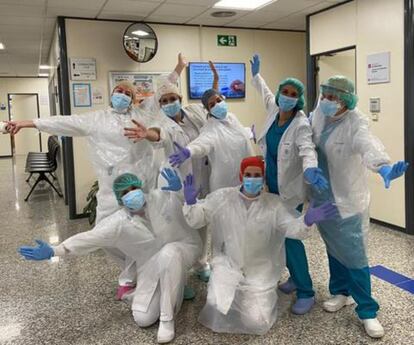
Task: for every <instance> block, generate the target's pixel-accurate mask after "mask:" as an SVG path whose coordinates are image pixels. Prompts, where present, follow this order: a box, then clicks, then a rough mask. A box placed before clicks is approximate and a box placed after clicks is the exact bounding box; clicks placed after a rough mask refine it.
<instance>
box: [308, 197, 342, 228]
mask: <svg viewBox="0 0 414 345" xmlns="http://www.w3.org/2000/svg"><path fill="white" fill-rule="evenodd" d="M338 216H339V212H338V209H337V208H336V206H335V205H334V204H332V203H331V202H329V201H327V202H325V203H323V204H322V205H321V206H318V207H313V203H312V202H311V204H310V206H309V208H308V210H307V211H306V214H305V224H306V225H307V226H311V225H312V224H315V223H319V222H322V221H324V220H330V219H334V218H336V217H338Z"/></svg>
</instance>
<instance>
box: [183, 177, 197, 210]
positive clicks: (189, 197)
mask: <svg viewBox="0 0 414 345" xmlns="http://www.w3.org/2000/svg"><path fill="white" fill-rule="evenodd" d="M198 194H200V189H199V190H196V187H195V181H194V177H193V175H192V174H188V175H187V176H186V178H185V181H184V199H185V202H186V203H187V205H194V204H195V203H196V202H197V195H198Z"/></svg>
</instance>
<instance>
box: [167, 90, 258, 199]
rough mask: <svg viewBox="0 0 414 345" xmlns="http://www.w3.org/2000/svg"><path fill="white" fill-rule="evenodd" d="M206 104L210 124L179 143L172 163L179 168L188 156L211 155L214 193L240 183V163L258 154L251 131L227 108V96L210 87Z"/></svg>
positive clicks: (204, 102)
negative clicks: (191, 137)
mask: <svg viewBox="0 0 414 345" xmlns="http://www.w3.org/2000/svg"><path fill="white" fill-rule="evenodd" d="M202 104H203V105H204V107H205V109H206V110H207V111H208V120H207V123H206V124H205V125H204V126H203V127H202V128H201V130H200V134H199V136H198V137H197V138H196V139H195V140H193V141H191V143H189V144H188V145H186V146H185V147H181V146H180V145H179V144H176V147H177V151H176V152H175V153H174V154H172V155H171V156H170V163H171V164H172V166H174V167H176V166H177V167H179V166H180V165H181V164H183V163H184V162H185V161H186V160H187V159H190V158H201V157H204V156H207V157H208V161H209V164H210V169H211V172H210V181H209V187H210V192H213V191H215V190H217V189H220V188H225V187H234V186H237V185H238V184H239V176H238V174H239V162H240V161H241V160H242V159H243V158H244V157H248V156H252V155H253V154H254V151H253V147H252V145H251V142H250V138H249V133H248V131H246V129H245V128H244V127H243V126H242V124H241V123H240V122H239V120H238V119H237V117H236V116H235V115H234V114H232V113H230V112H228V111H227V103H226V102H225V100H224V97H223V96H222V95H221V94H220V93H219V92H218V91H216V90H215V89H209V90H207V91H206V92H205V93H204V94H203V96H202Z"/></svg>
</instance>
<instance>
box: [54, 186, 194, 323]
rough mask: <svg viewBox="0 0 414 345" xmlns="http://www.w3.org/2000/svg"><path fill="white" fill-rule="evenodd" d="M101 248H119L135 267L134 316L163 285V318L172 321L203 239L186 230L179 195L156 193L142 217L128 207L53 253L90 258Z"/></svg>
mask: <svg viewBox="0 0 414 345" xmlns="http://www.w3.org/2000/svg"><path fill="white" fill-rule="evenodd" d="M99 248H106V249H116V250H118V251H119V252H120V253H122V254H123V255H124V256H125V258H131V259H132V260H133V261H134V262H135V266H134V267H135V268H136V274H137V275H138V278H139V279H138V282H137V286H136V289H135V291H134V292H133V295H132V306H131V308H132V311H133V312H134V311H139V312H141V313H145V312H147V310H148V307H149V305H150V302H151V300H152V298H153V296H154V294H155V291H156V289H157V286H159V289H160V292H161V299H160V301H161V302H160V304H161V305H160V309H161V310H160V315H161V316H160V318H161V320H162V321H170V320H172V319H173V317H174V314H175V313H177V312H178V311H179V309H180V306H181V303H182V299H183V289H184V284H185V278H186V272H187V271H188V269H189V268H190V267H191V266H192V265H193V263H194V261H195V260H196V259H197V257H198V256H199V254H200V238H199V236H198V234H197V233H196V232H195V231H194V230H193V229H191V228H189V226H188V225H187V223H186V221H185V219H184V217H183V213H182V200H181V198H180V197H179V195H178V194H177V193H173V192H166V191H160V190H153V191H152V192H150V194H149V195H146V207H145V212H144V214H142V216H139V215H131V214H130V213H129V212H128V211H127V210H126V209H125V208H123V209H121V210H119V211H117V212H116V213H114V214H112V215H111V216H109V217H106V218H105V219H103V220H102V221H101V222H100V223H99V224H97V225H96V226H95V227H94V228H93V229H92V230H90V231H87V232H81V233H79V234H77V235H75V236H72V237H70V238H68V239H67V240H65V241H64V242H62V243H61V244H60V245H58V246H57V247H55V248H54V250H55V255H56V256H62V255H85V254H88V253H90V252H93V251H95V250H97V249H99Z"/></svg>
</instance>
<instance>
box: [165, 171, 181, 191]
mask: <svg viewBox="0 0 414 345" xmlns="http://www.w3.org/2000/svg"><path fill="white" fill-rule="evenodd" d="M161 176H162V177H164V178H165V180H166V181H167V182H168V186H165V187H162V188H161V190H170V191H173V192H178V191H179V190H181V188H183V185H182V184H181V180H180V178H179V177H178V174H177V172H176V171H175V170H173V169H170V168H165V169H162V171H161Z"/></svg>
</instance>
